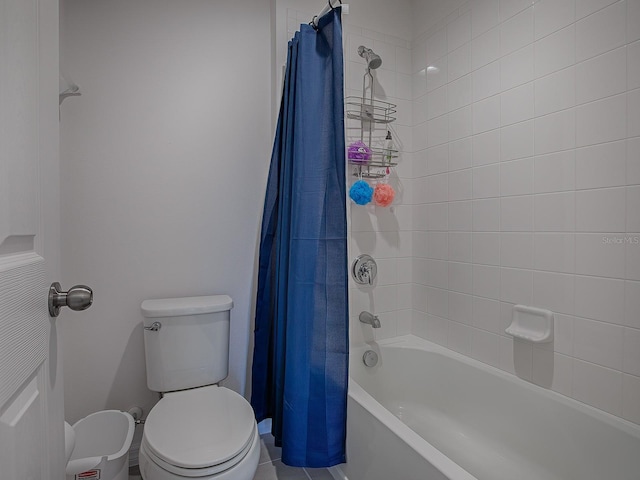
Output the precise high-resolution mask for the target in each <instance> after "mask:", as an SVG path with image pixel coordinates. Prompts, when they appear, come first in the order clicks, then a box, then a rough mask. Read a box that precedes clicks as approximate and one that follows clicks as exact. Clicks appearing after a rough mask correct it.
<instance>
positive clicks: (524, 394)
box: [331, 336, 640, 480]
mask: <svg viewBox="0 0 640 480" xmlns="http://www.w3.org/2000/svg"><path fill="white" fill-rule="evenodd" d="M365 350H366V349H362V351H352V359H353V361H352V362H351V378H350V383H349V401H348V419H347V463H346V464H342V465H340V466H338V467H334V468H333V469H332V470H331V473H332V474H333V476H334V477H335V478H338V479H346V478H348V479H349V480H396V479H397V480H441V479H450V480H474V479H475V480H640V426H637V425H635V424H632V423H630V422H626V421H624V420H620V419H618V418H617V417H614V416H612V415H609V414H606V413H604V412H601V411H599V410H596V409H594V408H591V407H589V406H587V405H584V404H582V403H579V402H576V401H575V400H572V399H570V398H567V397H564V396H562V395H559V394H557V393H555V392H552V391H548V390H545V389H543V388H540V387H538V386H536V385H532V384H530V383H528V382H525V381H523V380H520V379H519V378H517V377H515V376H512V375H509V374H506V373H504V372H502V371H500V370H498V369H495V368H493V367H490V366H487V365H484V364H482V363H480V362H476V361H474V360H472V359H469V358H467V357H464V356H462V355H458V354H456V353H455V352H452V351H450V350H447V349H445V348H442V347H440V346H438V345H435V344H433V343H430V342H428V341H426V340H422V339H420V338H417V337H414V336H405V337H399V338H395V339H391V340H386V341H382V342H380V343H379V344H378V346H376V348H375V349H374V350H376V351H377V352H378V354H379V356H380V360H379V363H378V365H377V366H375V367H373V368H367V367H365V366H364V364H363V363H362V361H361V358H362V354H363V353H364V351H365Z"/></svg>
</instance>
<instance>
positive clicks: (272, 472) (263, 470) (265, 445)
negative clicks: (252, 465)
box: [253, 433, 333, 480]
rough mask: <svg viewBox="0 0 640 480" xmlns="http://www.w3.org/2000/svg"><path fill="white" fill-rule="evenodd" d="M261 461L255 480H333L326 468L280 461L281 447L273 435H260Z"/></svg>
mask: <svg viewBox="0 0 640 480" xmlns="http://www.w3.org/2000/svg"><path fill="white" fill-rule="evenodd" d="M260 443H261V448H260V461H259V464H258V470H257V471H256V475H255V477H253V480H333V476H332V475H331V474H330V473H329V471H328V470H327V469H326V468H295V467H289V466H287V465H285V464H284V463H282V462H281V461H280V451H281V450H282V449H281V448H279V447H276V446H275V445H274V444H273V435H271V434H270V433H265V434H264V435H262V436H261V437H260Z"/></svg>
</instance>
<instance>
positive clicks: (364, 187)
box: [349, 180, 373, 205]
mask: <svg viewBox="0 0 640 480" xmlns="http://www.w3.org/2000/svg"><path fill="white" fill-rule="evenodd" d="M349 197H351V200H353V201H354V202H356V203H357V204H358V205H366V204H367V203H369V202H370V201H371V197H373V188H371V187H370V186H369V184H368V183H367V182H365V181H364V180H358V181H357V182H356V183H354V184H353V185H351V188H350V189H349Z"/></svg>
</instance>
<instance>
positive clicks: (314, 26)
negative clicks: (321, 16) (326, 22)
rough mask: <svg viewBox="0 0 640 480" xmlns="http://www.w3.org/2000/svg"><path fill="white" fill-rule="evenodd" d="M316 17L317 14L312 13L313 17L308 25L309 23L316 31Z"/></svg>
mask: <svg viewBox="0 0 640 480" xmlns="http://www.w3.org/2000/svg"><path fill="white" fill-rule="evenodd" d="M316 18H318V15H314V16H313V18H312V19H311V21H310V22H309V25H311V27H313V29H314V30H315V31H316V32H317V31H318V26H317V25H316Z"/></svg>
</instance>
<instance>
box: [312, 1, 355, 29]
mask: <svg viewBox="0 0 640 480" xmlns="http://www.w3.org/2000/svg"><path fill="white" fill-rule="evenodd" d="M339 6H342V13H344V14H345V15H346V14H347V13H349V5H347V4H346V3H344V4H343V3H342V0H327V4H326V5H325V6H324V8H323V9H322V10H320V13H318V14H317V15H316V16H314V17H313V19H312V20H311V21H310V22H309V25H311V26H312V27H313V28H317V27H318V20H320V18H321V17H322V16H324V15H326V14H327V13H329V12H330V11H331V10H333V9H334V8H336V7H339Z"/></svg>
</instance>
